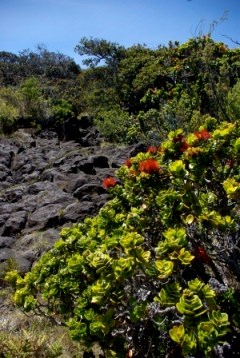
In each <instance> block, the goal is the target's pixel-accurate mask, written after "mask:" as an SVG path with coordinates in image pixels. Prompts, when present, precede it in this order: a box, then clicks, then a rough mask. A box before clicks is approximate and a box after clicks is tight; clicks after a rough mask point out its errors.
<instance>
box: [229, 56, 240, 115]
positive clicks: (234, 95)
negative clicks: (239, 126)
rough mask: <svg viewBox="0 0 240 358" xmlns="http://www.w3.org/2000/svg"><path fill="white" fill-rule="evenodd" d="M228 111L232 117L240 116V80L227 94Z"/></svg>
mask: <svg viewBox="0 0 240 358" xmlns="http://www.w3.org/2000/svg"><path fill="white" fill-rule="evenodd" d="M239 65H240V63H239ZM227 111H228V115H229V117H230V118H231V119H234V118H238V119H239V118H240V80H238V82H237V83H236V84H235V86H234V87H233V88H232V89H231V90H230V91H229V93H228V95H227Z"/></svg>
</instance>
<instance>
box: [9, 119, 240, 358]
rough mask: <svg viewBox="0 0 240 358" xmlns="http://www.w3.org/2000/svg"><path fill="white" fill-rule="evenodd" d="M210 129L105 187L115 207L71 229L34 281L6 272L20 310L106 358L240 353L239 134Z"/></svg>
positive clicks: (172, 136) (225, 127) (147, 156)
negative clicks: (54, 323) (95, 346)
mask: <svg viewBox="0 0 240 358" xmlns="http://www.w3.org/2000/svg"><path fill="white" fill-rule="evenodd" d="M210 124H211V126H212V132H209V131H208V130H207V129H206V128H204V127H202V128H200V129H199V130H198V131H196V132H194V133H191V134H189V135H187V136H185V135H184V133H183V131H182V130H181V129H178V130H175V131H172V132H170V133H169V135H168V139H167V140H166V141H164V142H163V143H162V145H161V147H150V148H149V150H148V151H147V152H146V153H139V154H138V155H137V156H136V157H134V158H130V159H128V160H127V161H126V163H125V165H123V166H122V167H121V168H120V169H118V171H117V176H118V181H116V180H114V179H111V178H109V179H108V180H105V181H104V185H105V187H107V188H108V190H109V192H110V193H111V194H112V196H113V198H112V200H110V201H109V202H108V203H107V204H106V205H105V207H103V208H102V209H101V210H100V211H99V214H98V215H97V216H96V217H94V218H87V219H85V221H84V223H80V224H76V225H74V226H73V227H72V228H64V229H63V230H62V232H61V238H60V240H59V241H58V242H57V243H56V244H55V245H54V247H53V249H51V250H50V251H49V252H47V253H46V254H44V255H43V256H42V257H41V259H40V260H39V262H37V263H36V264H35V265H34V267H33V268H32V270H31V272H29V273H27V274H26V276H25V277H23V278H21V277H20V276H19V275H18V274H17V272H16V271H12V272H9V273H8V274H7V280H8V281H10V282H12V284H13V285H14V286H15V287H16V292H15V295H14V299H15V302H16V304H17V305H18V306H20V307H22V308H23V309H24V310H26V311H33V312H35V313H38V314H43V313H45V314H46V315H50V316H51V317H52V319H57V320H62V322H64V323H66V325H67V326H68V327H69V330H70V333H71V335H72V337H73V339H75V340H83V341H84V342H85V344H89V345H91V344H92V342H95V341H97V342H99V343H100V345H101V347H102V349H103V350H104V352H105V356H106V357H118V358H120V357H125V356H126V354H128V355H130V354H132V353H133V356H134V357H139V358H140V357H152V358H153V357H166V356H173V357H177V356H179V355H181V354H182V355H183V356H190V355H191V357H200V356H201V357H204V356H205V357H210V356H211V354H212V353H213V352H215V353H214V354H215V355H217V354H218V352H221V349H226V348H223V346H224V342H228V344H229V346H230V349H231V354H232V356H234V354H237V353H236V352H238V348H237V347H236V346H234V339H235V340H238V339H239V333H238V332H239V326H238V322H237V320H236V317H235V316H234V314H233V313H234V310H233V308H232V307H231V309H229V310H228V307H227V305H226V304H224V302H225V299H224V298H221V296H222V295H224V292H226V290H227V289H228V288H231V289H232V290H233V291H235V290H236V288H237V286H238V281H239V279H240V272H239V262H240V258H239V254H238V248H237V246H238V245H239V217H240V211H239V198H240V173H239V153H240V142H239V140H240V139H239V134H240V128H239V125H238V123H230V124H229V123H225V122H224V123H222V124H221V125H220V126H219V127H217V128H215V129H214V128H213V125H214V121H212V120H209V118H208V125H209V126H210ZM231 302H232V305H234V300H232V301H231ZM222 307H223V309H222ZM237 309H238V310H239V305H237ZM234 337H235V338H234ZM236 337H238V338H237V339H236ZM221 346H222V348H221ZM220 356H221V355H220Z"/></svg>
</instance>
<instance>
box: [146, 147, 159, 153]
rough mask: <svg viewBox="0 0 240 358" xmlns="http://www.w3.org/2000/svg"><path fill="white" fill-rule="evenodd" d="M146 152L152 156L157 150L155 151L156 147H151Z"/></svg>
mask: <svg viewBox="0 0 240 358" xmlns="http://www.w3.org/2000/svg"><path fill="white" fill-rule="evenodd" d="M147 151H148V153H152V154H154V153H157V151H158V149H157V147H154V146H151V147H149V148H148V149H147Z"/></svg>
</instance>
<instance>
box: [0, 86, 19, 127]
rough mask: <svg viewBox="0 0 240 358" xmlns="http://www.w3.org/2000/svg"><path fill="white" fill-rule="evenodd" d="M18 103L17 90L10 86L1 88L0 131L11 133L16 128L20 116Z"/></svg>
mask: <svg viewBox="0 0 240 358" xmlns="http://www.w3.org/2000/svg"><path fill="white" fill-rule="evenodd" d="M18 105H19V101H18V96H17V93H16V91H14V90H12V89H10V88H1V89H0V133H3V134H10V133H11V132H12V131H13V130H14V129H15V126H16V122H17V118H18V116H19V108H18Z"/></svg>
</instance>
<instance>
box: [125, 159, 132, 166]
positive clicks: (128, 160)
mask: <svg viewBox="0 0 240 358" xmlns="http://www.w3.org/2000/svg"><path fill="white" fill-rule="evenodd" d="M124 164H125V165H126V166H127V167H128V168H130V167H131V166H132V162H131V159H127V160H125V162H124Z"/></svg>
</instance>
